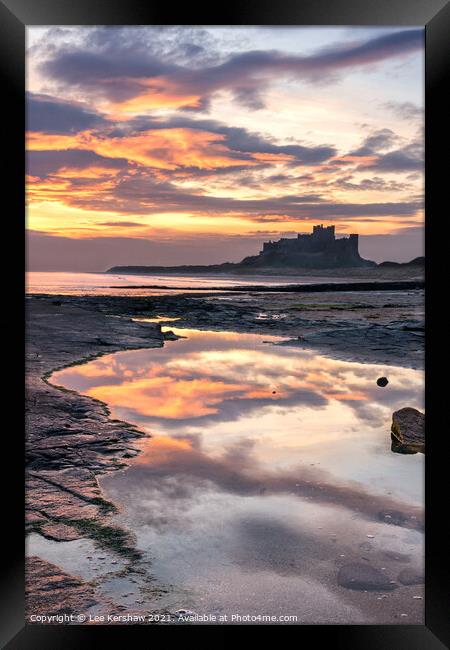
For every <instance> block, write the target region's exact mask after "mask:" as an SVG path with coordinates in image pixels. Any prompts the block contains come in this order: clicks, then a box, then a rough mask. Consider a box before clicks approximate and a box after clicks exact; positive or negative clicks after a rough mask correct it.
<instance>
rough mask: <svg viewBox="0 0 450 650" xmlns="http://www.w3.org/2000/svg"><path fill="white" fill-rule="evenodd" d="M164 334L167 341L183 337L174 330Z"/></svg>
mask: <svg viewBox="0 0 450 650" xmlns="http://www.w3.org/2000/svg"><path fill="white" fill-rule="evenodd" d="M162 335H163V337H164V340H165V341H178V339H179V338H181V337H180V336H177V335H176V334H175V333H174V332H172V330H169V331H167V332H163V333H162Z"/></svg>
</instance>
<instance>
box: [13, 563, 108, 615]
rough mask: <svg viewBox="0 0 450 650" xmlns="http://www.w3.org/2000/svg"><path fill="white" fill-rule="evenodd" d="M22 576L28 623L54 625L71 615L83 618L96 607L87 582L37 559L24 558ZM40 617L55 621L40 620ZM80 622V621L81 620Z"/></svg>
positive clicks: (90, 586) (92, 593)
mask: <svg viewBox="0 0 450 650" xmlns="http://www.w3.org/2000/svg"><path fill="white" fill-rule="evenodd" d="M25 575H26V615H27V619H28V621H29V622H30V623H35V624H36V623H37V624H40V623H42V622H45V623H46V624H52V623H53V624H55V625H56V624H59V623H60V622H61V620H63V619H62V617H64V616H70V615H71V614H72V615H73V614H74V612H76V613H77V614H76V615H78V616H80V615H81V616H83V615H84V613H85V612H86V611H87V610H88V609H89V608H90V607H93V606H94V605H97V604H98V600H97V598H96V596H95V590H94V587H93V586H92V585H91V584H90V583H88V582H85V581H83V580H81V579H80V578H78V577H76V576H72V575H69V574H68V573H65V572H64V571H61V569H60V568H59V567H57V566H55V565H54V564H51V563H50V562H46V561H44V560H41V559H40V558H39V557H35V556H33V557H29V558H27V561H26V565H25ZM42 616H52V617H55V618H54V619H50V620H45V621H42V620H41V618H40V617H42ZM58 618H59V620H58ZM66 622H70V621H68V620H67V621H66ZM80 622H83V621H82V620H81V619H80V621H78V623H80Z"/></svg>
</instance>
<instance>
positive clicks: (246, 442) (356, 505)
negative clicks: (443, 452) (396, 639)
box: [52, 330, 423, 620]
mask: <svg viewBox="0 0 450 650" xmlns="http://www.w3.org/2000/svg"><path fill="white" fill-rule="evenodd" d="M175 331H176V332H178V333H179V334H181V335H183V336H187V338H185V339H182V340H179V341H176V342H170V343H166V344H165V346H164V348H161V349H151V350H138V351H130V352H120V353H116V354H113V355H108V356H104V357H101V358H99V359H97V360H95V361H92V362H90V363H88V364H86V365H81V366H75V367H71V368H67V369H65V370H63V371H60V372H58V373H55V374H54V375H53V377H52V382H53V383H55V384H60V385H64V386H65V387H66V388H70V389H74V390H77V391H79V392H82V393H84V394H87V395H90V396H92V397H95V398H97V399H100V400H102V401H105V402H107V403H108V405H109V406H110V408H111V409H112V413H113V417H117V418H121V419H124V420H127V421H130V422H133V423H136V424H138V425H139V427H140V428H142V429H145V430H146V431H148V432H149V433H151V434H152V435H153V436H154V437H152V438H149V439H144V440H141V441H139V443H138V444H139V446H140V449H141V452H142V453H141V454H140V455H139V456H137V457H136V458H135V459H134V460H133V461H132V464H131V466H130V468H128V469H127V470H126V471H125V472H120V473H116V474H113V475H110V476H108V477H106V478H104V479H102V485H103V487H104V488H105V489H106V491H107V492H108V494H109V496H111V497H112V498H113V499H115V500H117V501H118V502H120V503H122V504H123V505H124V514H123V515H122V517H123V518H125V520H126V522H127V525H129V526H131V528H133V529H134V530H135V532H136V534H137V537H138V542H139V545H140V546H141V547H142V548H144V549H150V553H151V556H152V561H153V569H154V571H155V574H156V575H157V577H158V578H160V579H161V580H164V581H169V582H173V583H176V584H178V585H184V587H186V588H189V589H191V590H193V592H197V593H200V592H205V593H207V594H209V595H208V597H207V598H208V602H209V604H210V605H211V604H212V603H216V606H217V607H219V609H220V607H226V606H231V605H232V604H233V602H234V604H236V598H237V596H236V590H237V589H238V588H239V585H242V584H245V585H247V587H250V588H252V589H256V590H258V589H260V588H263V584H264V580H263V577H262V576H263V575H266V576H267V575H270V576H271V578H270V580H271V593H272V594H273V599H274V604H273V607H275V602H276V599H277V598H278V599H281V600H282V598H283V596H282V595H281V594H282V593H283V594H285V595H286V594H287V593H288V594H290V596H289V597H292V593H293V592H294V593H297V594H298V593H302V590H304V589H305V585H304V584H303V581H304V580H305V573H306V575H308V574H309V577H310V579H314V581H315V584H316V590H315V594H316V596H317V603H316V604H315V607H316V608H317V607H319V604H318V603H319V601H320V602H322V603H325V602H328V601H327V599H329V598H334V596H332V593H331V591H327V592H326V597H325V595H324V593H322V591H323V590H324V588H325V586H327V583H328V582H329V580H330V567H329V562H330V560H332V561H334V558H335V556H336V553H337V549H338V550H339V556H341V555H344V556H345V555H346V554H347V555H348V556H349V557H353V558H355V557H356V558H358V557H359V556H358V553H361V550H358V549H360V545H363V544H366V545H367V543H368V541H367V540H368V538H367V535H368V534H371V535H372V534H373V535H374V536H375V537H374V538H373V540H374V541H373V542H370V547H369V549H368V550H367V552H369V551H370V552H372V554H373V555H372V557H374V558H375V557H376V558H378V559H380V558H381V555H382V553H384V552H385V551H386V549H390V550H391V551H392V550H395V551H396V552H398V553H401V554H404V555H405V556H408V558H413V559H414V561H415V562H416V563H418V562H420V558H421V554H422V535H421V533H420V532H418V531H417V530H415V528H417V525H416V524H417V522H418V521H420V520H421V517H422V512H421V505H422V500H423V493H422V484H423V476H422V470H423V456H421V455H419V454H417V455H408V456H403V455H399V454H394V453H392V452H391V451H390V433H389V432H390V424H391V418H392V412H393V411H394V410H396V409H398V408H401V407H403V406H406V405H408V406H413V407H416V408H423V403H422V402H423V375H422V373H421V372H420V371H415V370H410V369H402V368H398V367H387V366H382V365H372V364H358V363H351V362H344V361H337V360H333V359H329V358H327V357H324V356H320V355H317V354H315V353H314V352H312V351H309V350H301V349H298V348H292V347H291V348H290V347H285V346H273V345H271V341H273V342H274V341H276V340H278V339H276V338H275V337H267V336H265V337H262V336H258V335H250V334H232V333H217V332H214V333H213V332H198V331H195V330H175ZM264 341H266V342H264ZM381 375H386V376H387V377H388V378H389V385H388V386H387V387H386V388H384V389H383V388H379V387H378V386H377V385H376V379H377V378H378V377H379V376H381ZM380 512H393V513H401V518H402V521H403V523H402V525H401V526H392V525H387V523H386V521H382V520H381V519H380ZM370 539H372V538H370ZM337 542H339V543H338V544H337ZM338 547H339V548H338ZM361 548H364V547H363V546H361ZM343 549H344V550H343ZM355 553H356V556H355ZM380 561H381V559H380ZM384 564H386V561H384ZM311 566H313V567H314V569H313V570H312V569H310V568H309V569H308V567H311ZM274 575H275V576H276V580H275V578H274ZM250 576H251V578H250ZM296 577H297V587H295V585H293V583H292V581H294V583H295V578H296ZM274 580H275V582H276V584H277V585H278V587H275V583H274ZM283 585H284V586H283ZM302 585H303V586H302ZM319 585H321V586H320V588H319ZM264 588H265V587H264ZM283 589H284V591H283ZM296 590H297V591H296ZM278 592H280V593H278ZM319 593H321V596H320V597H319ZM267 598H268V596H267V595H266V596H265V597H264V602H265V604H266V605H268V600H267ZM233 599H234V600H233ZM238 600H239V598H238ZM197 601H198V598H197ZM197 601H195V602H197ZM195 602H194V605H195ZM333 602H334V601H333ZM227 603H228V605H227ZM244 605H245V603H242V607H243V608H244V610H245V606H244ZM347 605H348V604H347ZM347 605H346V607H347ZM248 606H249V603H247V607H248ZM343 606H344V605H342V607H343ZM330 607H331V608H332V609H333V607H334V609H333V611H334V612H335V614H336V615H337V616H340V615H341V614H342V616H345V615H344V613H343V612H341V614H338V613H337V612H338V611H340V609H339V607H338V606H337V605H336V603H334V605H333V606H332V605H327V608H328V611H330ZM336 608H337V609H336ZM348 615H349V616H350V618H352V620H353V618H354V617H352V615H350V614H348ZM319 618H320V616H319ZM331 618H332V617H331ZM331 618H330V620H331ZM356 618H357V617H356ZM325 620H328V619H326V617H325ZM355 620H356V619H355Z"/></svg>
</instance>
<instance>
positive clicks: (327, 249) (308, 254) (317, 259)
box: [241, 224, 376, 269]
mask: <svg viewBox="0 0 450 650" xmlns="http://www.w3.org/2000/svg"><path fill="white" fill-rule="evenodd" d="M241 264H243V265H245V266H264V267H268V266H270V267H298V268H315V269H317V268H324V269H325V268H345V267H354V266H376V264H375V262H371V261H369V260H364V259H363V258H362V257H361V256H360V254H359V251H358V235H349V236H348V237H341V238H339V239H336V237H335V232H334V226H326V227H324V226H323V224H321V225H318V226H314V227H313V231H312V233H311V234H308V235H303V234H298V235H297V237H296V238H295V239H294V238H283V239H279V240H278V241H269V242H265V243H264V244H263V249H262V251H261V252H260V253H259V255H256V256H252V257H246V258H245V259H244V260H242V262H241Z"/></svg>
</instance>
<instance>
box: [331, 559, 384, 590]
mask: <svg viewBox="0 0 450 650" xmlns="http://www.w3.org/2000/svg"><path fill="white" fill-rule="evenodd" d="M337 581H338V584H339V585H340V586H341V587H345V588H346V589H355V590H357V591H392V590H393V589H395V588H396V587H397V585H396V584H395V583H393V582H391V581H390V580H389V578H388V576H386V575H385V574H384V573H382V571H379V570H378V569H375V568H374V567H372V566H370V565H368V564H359V563H358V562H354V563H352V564H345V565H344V566H343V567H341V568H340V569H339V573H338V576H337Z"/></svg>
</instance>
